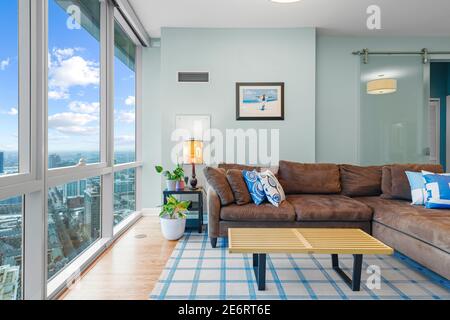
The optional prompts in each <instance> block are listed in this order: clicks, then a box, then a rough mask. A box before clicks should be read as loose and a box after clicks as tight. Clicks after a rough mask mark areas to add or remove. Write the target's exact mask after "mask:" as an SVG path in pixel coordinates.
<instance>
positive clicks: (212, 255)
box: [150, 233, 450, 300]
mask: <svg viewBox="0 0 450 320" xmlns="http://www.w3.org/2000/svg"><path fill="white" fill-rule="evenodd" d="M222 241H223V242H222V243H221V242H220V240H219V243H218V245H219V246H220V248H217V249H212V248H211V246H210V244H209V241H208V237H207V235H206V234H201V235H199V234H196V233H187V234H186V235H185V237H184V238H183V239H182V240H180V241H179V243H178V245H177V246H176V248H175V250H174V252H173V253H172V256H171V257H170V259H169V261H168V263H167V265H166V267H165V269H164V271H163V273H162V274H161V276H160V279H159V281H158V283H157V285H156V286H155V288H154V290H153V292H152V293H151V295H150V299H154V300H164V299H172V300H207V299H213V300H240V299H246V300H247V299H248V300H256V299H266V300H279V299H281V300H284V299H289V300H294V299H297V300H299V299H307V300H311V299H312V300H317V299H327V300H330V299H332V300H336V299H337V300H348V299H350V300H351V299H360V300H361V299H364V300H368V299H375V300H378V299H402V300H409V299H445V300H450V281H448V280H445V279H444V278H442V277H440V276H438V275H436V274H434V273H432V272H431V271H429V270H428V269H426V268H424V267H422V266H420V265H418V264H416V263H415V262H413V261H412V260H410V259H408V258H407V257H405V256H402V255H400V254H398V253H396V254H395V255H394V256H364V265H363V274H362V280H361V291H360V292H353V291H352V290H351V289H350V288H349V287H348V286H347V285H346V284H345V283H344V281H343V280H342V279H341V278H340V277H339V276H338V275H337V274H336V272H335V271H334V270H333V269H332V267H331V256H329V255H290V254H271V255H267V285H266V291H258V289H257V285H256V280H255V277H254V273H253V268H252V256H251V255H240V254H232V255H231V254H229V253H228V244H227V243H226V240H225V241H224V240H222ZM339 261H340V264H341V268H342V269H343V270H345V271H346V272H347V273H349V274H350V275H351V268H352V264H353V258H352V256H346V255H343V256H340V259H339ZM369 266H378V267H379V270H380V271H381V277H380V278H379V279H380V281H379V283H380V286H379V288H375V289H369V288H368V287H367V285H366V282H367V279H368V277H370V274H368V273H367V272H366V270H367V268H368V267H369Z"/></svg>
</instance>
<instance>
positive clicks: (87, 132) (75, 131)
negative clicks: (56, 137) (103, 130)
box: [54, 126, 99, 136]
mask: <svg viewBox="0 0 450 320" xmlns="http://www.w3.org/2000/svg"><path fill="white" fill-rule="evenodd" d="M54 129H55V130H56V131H58V132H60V133H63V134H68V135H78V136H91V135H99V127H80V126H70V127H56V128H54Z"/></svg>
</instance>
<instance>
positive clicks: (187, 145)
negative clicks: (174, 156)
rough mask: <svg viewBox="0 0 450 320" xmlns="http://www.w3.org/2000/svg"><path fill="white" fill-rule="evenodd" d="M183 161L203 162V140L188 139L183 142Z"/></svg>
mask: <svg viewBox="0 0 450 320" xmlns="http://www.w3.org/2000/svg"><path fill="white" fill-rule="evenodd" d="M183 163H184V164H203V141H199V140H189V141H185V142H184V143H183Z"/></svg>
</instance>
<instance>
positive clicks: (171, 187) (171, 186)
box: [166, 180, 177, 191]
mask: <svg viewBox="0 0 450 320" xmlns="http://www.w3.org/2000/svg"><path fill="white" fill-rule="evenodd" d="M166 186H167V191H176V190H177V182H176V181H175V180H166Z"/></svg>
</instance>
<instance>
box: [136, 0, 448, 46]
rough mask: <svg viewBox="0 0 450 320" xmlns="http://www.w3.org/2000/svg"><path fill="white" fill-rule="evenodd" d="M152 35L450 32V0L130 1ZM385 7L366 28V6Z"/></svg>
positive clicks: (442, 34)
mask: <svg viewBox="0 0 450 320" xmlns="http://www.w3.org/2000/svg"><path fill="white" fill-rule="evenodd" d="M129 2H130V4H131V5H132V6H133V8H134V10H135V11H136V14H137V15H138V17H139V18H140V20H141V22H142V24H143V25H144V27H145V28H146V30H147V32H148V33H149V35H150V36H151V37H156V38H158V37H160V36H161V27H186V28H287V27H317V28H319V32H321V33H325V34H339V35H404V36H446V35H450V18H449V15H450V0H302V1H300V2H297V3H292V4H278V3H272V2H270V1H269V0H129ZM373 4H376V5H378V6H379V7H380V8H381V19H382V20H381V23H382V30H377V31H371V30H368V29H367V27H366V20H367V17H368V15H367V14H366V9H367V7H368V6H369V5H373Z"/></svg>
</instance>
